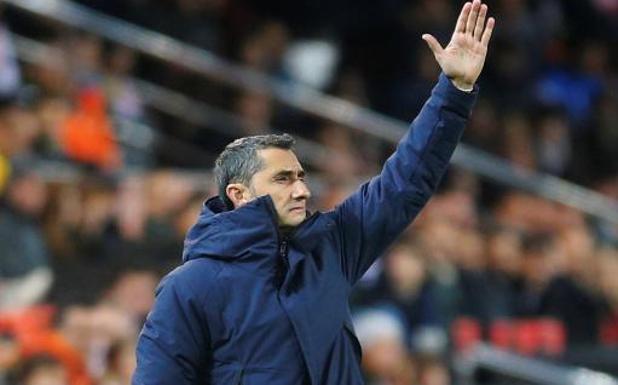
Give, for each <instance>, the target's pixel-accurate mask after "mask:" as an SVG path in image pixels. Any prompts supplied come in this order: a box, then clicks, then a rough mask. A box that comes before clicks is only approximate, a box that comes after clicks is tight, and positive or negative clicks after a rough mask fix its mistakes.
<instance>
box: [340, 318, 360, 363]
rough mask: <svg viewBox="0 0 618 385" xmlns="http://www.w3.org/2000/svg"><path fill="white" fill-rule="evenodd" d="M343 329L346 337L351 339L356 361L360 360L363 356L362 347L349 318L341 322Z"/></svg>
mask: <svg viewBox="0 0 618 385" xmlns="http://www.w3.org/2000/svg"><path fill="white" fill-rule="evenodd" d="M343 330H345V331H346V333H347V334H348V338H349V339H350V341H352V346H353V347H354V352H355V353H356V359H357V360H358V362H361V360H362V358H363V349H362V348H361V344H360V342H359V341H358V337H356V333H354V327H353V326H352V322H351V321H350V320H345V321H344V322H343Z"/></svg>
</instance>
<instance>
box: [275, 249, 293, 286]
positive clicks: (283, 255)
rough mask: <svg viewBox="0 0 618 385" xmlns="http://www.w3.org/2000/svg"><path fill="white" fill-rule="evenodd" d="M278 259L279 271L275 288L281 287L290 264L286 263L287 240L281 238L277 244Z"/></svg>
mask: <svg viewBox="0 0 618 385" xmlns="http://www.w3.org/2000/svg"><path fill="white" fill-rule="evenodd" d="M279 258H280V259H281V262H280V265H279V266H280V267H279V269H278V270H279V271H278V274H277V286H278V287H281V285H283V281H284V280H285V275H286V274H287V272H288V271H289V270H290V263H289V261H288V239H287V238H283V239H282V240H281V242H279Z"/></svg>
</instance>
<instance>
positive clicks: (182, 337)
mask: <svg viewBox="0 0 618 385" xmlns="http://www.w3.org/2000/svg"><path fill="white" fill-rule="evenodd" d="M475 98H476V91H475V92H473V93H465V92H462V91H459V90H457V89H456V88H455V87H454V86H453V85H452V84H451V82H450V81H449V80H448V79H447V78H446V77H445V76H444V75H441V76H440V80H439V82H438V84H437V86H436V87H435V88H434V90H433V92H432V96H431V98H430V99H429V100H428V102H427V103H426V104H425V106H424V107H423V109H422V111H421V112H420V114H419V115H418V117H417V118H416V119H415V121H414V122H413V123H412V126H411V129H410V131H409V132H408V133H407V134H406V135H405V136H404V138H403V139H402V140H401V142H400V143H399V145H398V147H397V151H396V152H395V153H394V154H393V155H392V156H391V157H390V158H389V159H388V160H387V161H386V163H385V165H384V168H383V170H382V172H381V173H380V175H378V176H376V177H374V178H373V179H371V180H370V181H369V182H367V183H365V184H363V185H362V186H361V187H360V188H359V189H358V191H356V192H355V193H354V194H352V195H351V196H350V197H349V198H347V199H346V200H345V201H344V202H342V203H341V204H340V205H339V206H338V207H337V208H336V209H335V210H333V211H331V212H327V213H315V214H313V215H311V216H310V217H309V218H307V219H306V220H305V221H304V222H303V223H302V224H300V225H299V226H298V227H297V228H296V229H295V231H294V233H293V234H292V235H290V236H289V238H283V237H282V236H281V235H280V233H279V231H278V227H277V222H276V216H275V209H274V206H273V203H272V200H271V199H270V197H269V196H263V197H260V198H258V199H255V200H254V201H252V202H250V203H248V204H246V205H244V206H242V207H240V208H238V209H235V210H232V211H226V210H225V209H224V208H223V204H222V203H221V201H220V200H219V199H218V198H213V199H210V200H209V201H207V202H206V204H205V206H204V209H203V211H202V213H201V214H200V216H199V219H198V221H197V223H196V224H195V225H194V226H193V228H191V230H190V231H189V233H188V235H187V238H186V241H185V249H184V253H183V261H184V264H183V265H182V266H180V267H178V268H177V269H175V270H174V271H172V272H171V273H170V274H169V275H167V276H166V277H165V278H164V279H163V280H162V282H161V284H160V285H159V287H158V289H157V297H156V302H155V305H154V307H153V309H152V311H151V312H150V314H149V316H148V318H147V320H146V323H145V325H144V327H143V330H142V332H141V334H140V338H139V342H138V347H137V359H138V360H137V369H136V372H135V374H134V377H133V384H134V385H142V384H144V385H146V384H147V385H154V384H167V385H181V384H213V385H238V384H248V385H260V384H264V385H304V384H312V385H318V384H319V385H326V384H328V385H344V384H345V385H347V384H362V383H363V379H362V376H361V370H360V357H361V349H360V345H359V343H358V340H357V339H356V337H355V335H354V331H353V328H352V324H351V321H350V312H349V306H348V296H349V294H350V290H351V288H352V286H353V285H354V283H355V282H356V281H357V280H358V279H359V278H360V277H361V276H362V274H363V273H364V272H365V271H366V270H367V269H368V268H369V266H370V265H371V264H372V262H373V261H374V260H375V259H376V258H377V257H378V256H379V255H381V254H382V253H383V252H384V250H385V249H386V248H387V247H388V246H389V245H390V244H391V243H392V242H393V241H394V240H395V238H397V236H398V235H399V234H400V233H401V232H402V231H403V230H404V229H405V228H406V226H407V225H408V224H409V223H410V222H411V221H412V220H413V218H414V217H415V216H416V215H417V214H418V212H419V211H420V210H421V208H422V207H423V205H424V204H425V203H426V202H427V200H428V199H429V197H430V196H431V194H432V192H433V191H434V189H435V188H436V186H437V184H438V182H439V181H440V178H441V176H442V175H443V173H444V171H445V170H446V168H447V166H448V163H449V159H450V157H451V154H452V153H453V151H454V149H455V147H456V145H457V142H458V141H459V138H460V137H461V134H462V131H463V128H464V125H465V123H466V121H467V118H468V116H469V114H470V111H471V108H472V105H473V104H474V100H475Z"/></svg>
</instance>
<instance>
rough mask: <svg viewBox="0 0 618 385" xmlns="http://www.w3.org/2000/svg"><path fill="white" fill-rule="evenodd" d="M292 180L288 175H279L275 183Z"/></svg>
mask: <svg viewBox="0 0 618 385" xmlns="http://www.w3.org/2000/svg"><path fill="white" fill-rule="evenodd" d="M289 179H290V178H289V177H288V176H287V175H277V176H276V177H275V182H287V181H288V180H289Z"/></svg>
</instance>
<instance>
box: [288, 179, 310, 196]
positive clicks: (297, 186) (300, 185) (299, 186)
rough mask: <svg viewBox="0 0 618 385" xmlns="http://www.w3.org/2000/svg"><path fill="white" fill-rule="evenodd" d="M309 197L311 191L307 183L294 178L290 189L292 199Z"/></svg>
mask: <svg viewBox="0 0 618 385" xmlns="http://www.w3.org/2000/svg"><path fill="white" fill-rule="evenodd" d="M309 198H311V191H310V190H309V187H307V184H306V183H305V182H304V181H302V180H300V179H298V180H296V181H295V182H294V188H293V190H292V199H295V200H301V199H309Z"/></svg>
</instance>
